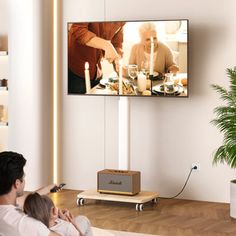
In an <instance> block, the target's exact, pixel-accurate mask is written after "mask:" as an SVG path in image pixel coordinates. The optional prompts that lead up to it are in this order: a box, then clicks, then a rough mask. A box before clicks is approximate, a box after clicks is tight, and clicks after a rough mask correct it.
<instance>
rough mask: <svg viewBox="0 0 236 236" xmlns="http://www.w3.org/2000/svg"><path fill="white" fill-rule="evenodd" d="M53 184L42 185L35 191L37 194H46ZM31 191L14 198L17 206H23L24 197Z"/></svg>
mask: <svg viewBox="0 0 236 236" xmlns="http://www.w3.org/2000/svg"><path fill="white" fill-rule="evenodd" d="M54 186H55V184H50V185H48V186H45V187H42V188H40V189H38V190H36V191H35V192H37V193H38V194H40V195H46V194H48V193H50V190H51V189H52V188H53V187H54ZM30 193H31V192H24V194H23V195H22V196H20V197H17V199H16V204H17V205H18V206H19V207H21V208H22V207H23V205H24V202H25V199H26V197H27V196H28V195H29V194H30Z"/></svg>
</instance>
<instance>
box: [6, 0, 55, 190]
mask: <svg viewBox="0 0 236 236" xmlns="http://www.w3.org/2000/svg"><path fill="white" fill-rule="evenodd" d="M8 4H9V23H8V27H9V63H10V66H9V67H10V78H9V149H10V150H12V151H16V152H20V153H22V154H23V155H24V156H25V158H26V159H27V165H26V169H25V172H26V189H27V190H33V189H36V188H38V187H41V186H42V185H45V184H48V183H49V182H51V181H52V178H51V175H52V168H51V160H52V104H51V101H52V15H51V13H52V4H51V1H50V2H49V1H47V0H45V1H42V0H25V1H14V0H8Z"/></svg>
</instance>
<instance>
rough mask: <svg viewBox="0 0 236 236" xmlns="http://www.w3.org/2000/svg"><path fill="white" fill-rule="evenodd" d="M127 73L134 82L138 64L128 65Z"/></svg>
mask: <svg viewBox="0 0 236 236" xmlns="http://www.w3.org/2000/svg"><path fill="white" fill-rule="evenodd" d="M128 75H129V77H130V78H131V79H132V83H133V82H134V79H135V78H137V76H138V66H137V65H134V64H132V65H128Z"/></svg>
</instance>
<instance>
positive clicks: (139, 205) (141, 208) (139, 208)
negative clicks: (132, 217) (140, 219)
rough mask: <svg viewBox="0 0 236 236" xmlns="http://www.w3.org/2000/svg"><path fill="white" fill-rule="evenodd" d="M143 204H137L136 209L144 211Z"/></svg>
mask: <svg viewBox="0 0 236 236" xmlns="http://www.w3.org/2000/svg"><path fill="white" fill-rule="evenodd" d="M143 208H144V207H143V204H138V203H137V204H136V206H135V209H136V211H143Z"/></svg>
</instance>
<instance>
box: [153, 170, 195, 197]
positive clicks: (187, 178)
mask: <svg viewBox="0 0 236 236" xmlns="http://www.w3.org/2000/svg"><path fill="white" fill-rule="evenodd" d="M196 169H197V166H194V167H192V168H191V170H190V172H189V174H188V177H187V179H186V181H185V183H184V186H183V187H182V189H181V191H180V192H179V193H177V194H176V195H175V196H173V197H158V198H160V199H173V198H176V197H178V196H179V195H180V194H181V193H182V192H183V191H184V189H185V187H186V185H187V183H188V180H189V177H190V175H191V174H192V171H193V170H196Z"/></svg>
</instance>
